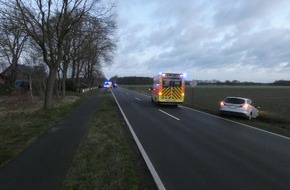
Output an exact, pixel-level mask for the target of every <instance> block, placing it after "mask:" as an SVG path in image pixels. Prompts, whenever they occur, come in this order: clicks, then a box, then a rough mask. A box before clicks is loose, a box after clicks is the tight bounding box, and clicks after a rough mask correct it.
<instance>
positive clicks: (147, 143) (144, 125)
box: [112, 88, 290, 190]
mask: <svg viewBox="0 0 290 190" xmlns="http://www.w3.org/2000/svg"><path fill="white" fill-rule="evenodd" d="M112 92H113V93H114V96H115V97H116V99H117V101H118V103H119V105H120V107H121V109H122V110H123V112H124V114H125V116H126V118H127V119H128V121H129V123H130V125H131V126H132V128H133V130H134V132H135V134H136V136H137V138H138V139H139V141H140V143H141V144H142V146H143V148H144V150H145V152H146V153H147V155H148V157H149V159H150V161H151V163H152V165H153V166H154V168H155V170H156V172H157V174H158V176H159V178H160V179H161V181H162V183H163V185H164V187H165V188H166V189H168V190H170V189H175V190H176V189H182V190H187V189H222V190H225V189H235V190H238V189H247V190H250V189H253V190H258V189H261V190H267V189H269V190H270V189H271V190H272V189H273V190H277V189H279V190H283V189H285V190H286V189H287V190H289V189H290V139H289V138H286V137H282V136H279V135H275V134H272V133H269V132H266V131H262V130H258V129H255V128H253V127H250V126H246V125H243V124H239V123H235V122H231V121H229V120H226V119H223V118H219V117H215V116H212V115H208V114H205V113H202V112H198V111H195V110H191V109H188V108H185V107H182V106H179V107H178V108H175V107H168V106H156V105H153V104H152V103H151V101H150V97H148V96H145V95H142V94H139V93H136V92H133V91H129V90H125V89H122V88H118V89H112Z"/></svg>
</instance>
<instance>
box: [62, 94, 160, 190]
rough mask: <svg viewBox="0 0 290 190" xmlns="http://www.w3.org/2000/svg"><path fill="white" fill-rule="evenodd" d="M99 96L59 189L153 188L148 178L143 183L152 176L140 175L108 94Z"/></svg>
mask: <svg viewBox="0 0 290 190" xmlns="http://www.w3.org/2000/svg"><path fill="white" fill-rule="evenodd" d="M100 98H101V101H100V102H99V105H98V108H97V111H96V114H95V117H94V119H93V120H92V123H91V125H90V127H89V129H88V131H87V134H86V136H85V137H84V139H83V141H82V143H81V145H80V147H79V149H78V151H77V153H76V155H75V158H74V160H73V163H72V166H71V168H70V170H69V172H68V174H67V179H66V181H65V182H64V186H63V189H69V190H70V189H78V190H89V189H106V190H122V189H124V190H125V189H126V190H127V189H132V190H134V189H136V190H137V189H156V188H155V187H154V185H153V182H152V181H151V182H149V183H147V182H148V180H152V177H151V176H148V175H147V176H145V177H144V173H146V172H142V171H141V170H140V168H141V167H139V166H138V162H140V160H141V158H140V157H139V158H138V153H137V154H135V153H134V151H133V149H134V148H133V149H132V145H133V144H134V143H132V142H130V137H129V138H128V136H129V135H128V133H127V131H126V130H125V128H126V126H124V122H123V121H122V118H121V117H120V113H119V110H118V107H117V106H116V103H115V101H114V99H113V97H112V95H111V94H108V93H107V94H104V95H102V96H101V97H100ZM122 123H123V124H122ZM138 160H139V161H138ZM142 162H143V161H142ZM143 165H144V162H143ZM147 173H148V171H147ZM150 183H151V185H150Z"/></svg>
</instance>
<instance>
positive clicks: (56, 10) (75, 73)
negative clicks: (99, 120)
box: [0, 0, 117, 109]
mask: <svg viewBox="0 0 290 190" xmlns="http://www.w3.org/2000/svg"><path fill="white" fill-rule="evenodd" d="M0 7H1V8H0V20H1V22H0V23H1V24H0V58H1V60H2V64H3V63H5V64H6V65H10V66H11V68H12V70H11V78H10V83H11V84H13V83H14V81H15V79H16V73H15V72H16V68H17V65H18V64H19V63H20V61H22V62H23V60H26V61H25V62H29V63H32V64H33V65H41V64H42V65H44V66H45V68H46V69H47V71H48V76H47V77H46V81H45V100H44V106H43V107H44V108H45V109H48V108H51V107H53V105H54V104H53V97H54V92H55V90H56V89H58V90H60V89H61V90H62V96H63V97H64V96H65V84H66V79H67V78H70V80H71V81H73V83H74V84H76V85H78V84H79V83H80V79H81V78H82V79H83V78H85V79H86V83H87V85H88V86H90V85H92V84H93V83H94V82H95V80H96V78H102V77H103V74H102V72H101V67H102V63H106V64H111V62H112V57H113V53H114V50H115V48H116V43H117V40H116V36H115V31H116V29H117V27H116V14H115V10H114V9H115V4H114V3H109V4H108V3H107V4H102V2H101V1H100V0H60V1H58V0H31V1H26V0H10V1H6V0H0ZM2 66H3V65H2ZM56 81H61V83H60V84H59V86H57V85H56V84H57V83H56Z"/></svg>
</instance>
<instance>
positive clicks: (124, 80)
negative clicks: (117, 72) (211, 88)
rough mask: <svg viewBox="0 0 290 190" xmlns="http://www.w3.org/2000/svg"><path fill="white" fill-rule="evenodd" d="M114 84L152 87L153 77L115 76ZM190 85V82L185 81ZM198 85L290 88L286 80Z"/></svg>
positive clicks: (202, 81) (213, 82) (220, 82)
mask: <svg viewBox="0 0 290 190" xmlns="http://www.w3.org/2000/svg"><path fill="white" fill-rule="evenodd" d="M110 81H112V82H116V83H118V84H121V85H122V84H123V85H152V83H153V79H152V77H137V76H129V77H118V76H114V77H112V78H111V79H110ZM185 82H186V84H187V85H189V83H190V81H185ZM196 82H197V83H198V85H243V86H244V85H273V86H290V81H286V80H277V81H274V82H273V83H258V82H240V81H238V80H232V81H230V80H226V81H224V82H222V81H219V80H196Z"/></svg>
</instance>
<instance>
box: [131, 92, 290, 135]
mask: <svg viewBox="0 0 290 190" xmlns="http://www.w3.org/2000/svg"><path fill="white" fill-rule="evenodd" d="M126 90H128V89H126ZM130 91H133V90H130ZM134 92H135V91H134ZM136 93H138V94H142V93H139V92H136ZM142 95H144V96H147V97H150V96H149V95H147V94H142ZM180 107H182V108H185V109H188V110H192V111H195V112H199V113H202V114H205V115H209V116H212V117H216V118H220V119H224V120H226V121H229V122H232V123H236V124H239V125H243V126H245V127H249V128H252V129H255V130H258V131H261V132H264V133H268V134H270V135H274V136H277V137H282V138H284V139H287V140H290V138H289V137H287V136H283V135H279V134H277V133H273V132H271V131H266V130H264V129H259V128H257V127H253V126H251V125H247V124H244V123H239V122H237V121H233V120H230V119H226V118H223V117H219V116H216V115H212V114H209V113H206V112H203V111H199V110H196V109H193V108H190V107H186V106H182V105H180Z"/></svg>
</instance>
